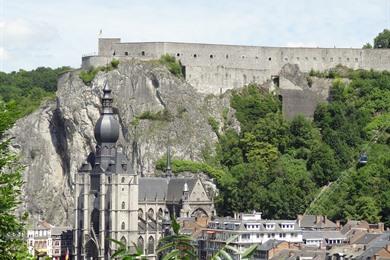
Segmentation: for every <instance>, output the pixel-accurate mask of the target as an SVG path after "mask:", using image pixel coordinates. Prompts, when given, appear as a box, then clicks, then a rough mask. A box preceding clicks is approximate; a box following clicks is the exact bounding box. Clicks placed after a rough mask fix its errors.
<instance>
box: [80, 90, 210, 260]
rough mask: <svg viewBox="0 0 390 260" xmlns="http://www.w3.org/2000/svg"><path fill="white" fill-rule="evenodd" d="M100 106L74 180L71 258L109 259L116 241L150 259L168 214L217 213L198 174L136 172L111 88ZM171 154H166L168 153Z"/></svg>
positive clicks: (198, 215)
mask: <svg viewBox="0 0 390 260" xmlns="http://www.w3.org/2000/svg"><path fill="white" fill-rule="evenodd" d="M102 106H103V108H102V111H101V116H100V118H99V120H98V121H97V123H96V125H95V132H94V133H95V139H96V141H97V146H96V152H95V154H94V155H93V156H91V157H90V158H89V159H88V161H87V162H86V163H84V164H83V165H82V167H81V168H80V170H79V172H78V173H77V174H76V180H75V190H74V196H75V214H74V216H75V227H74V236H73V237H74V238H73V255H74V257H75V259H110V255H111V254H112V253H113V252H114V251H115V249H116V248H115V244H114V243H112V242H111V241H110V240H108V239H107V238H112V239H115V240H119V241H121V242H123V243H125V244H127V245H128V246H129V248H130V249H132V248H133V246H132V245H133V244H132V243H135V244H136V245H137V246H138V247H139V248H141V249H142V250H143V252H144V255H145V256H147V257H148V258H149V259H154V258H155V257H156V256H155V248H156V246H157V242H158V240H159V238H160V237H161V236H162V235H163V232H164V228H163V222H164V221H166V220H167V218H169V216H175V217H194V218H205V217H206V218H208V217H210V216H212V215H214V214H215V210H214V204H213V199H212V194H209V192H207V191H206V189H205V187H204V185H203V183H202V181H201V180H200V179H199V178H197V177H193V178H188V177H187V178H182V177H174V176H173V175H172V173H171V171H170V167H169V164H168V167H167V168H168V171H167V176H165V177H140V176H138V174H137V173H136V172H134V171H133V167H132V165H131V164H130V162H129V160H128V158H127V157H126V155H125V154H124V153H123V151H122V149H121V147H118V146H117V145H116V142H117V140H118V138H119V131H120V126H119V123H118V121H117V119H116V116H115V114H114V112H113V108H112V96H111V89H110V88H109V86H108V85H107V84H106V85H105V86H104V89H103V97H102ZM168 158H169V156H168Z"/></svg>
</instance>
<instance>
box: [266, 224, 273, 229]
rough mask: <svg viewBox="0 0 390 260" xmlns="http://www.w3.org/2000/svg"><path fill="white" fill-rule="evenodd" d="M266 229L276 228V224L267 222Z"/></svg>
mask: <svg viewBox="0 0 390 260" xmlns="http://www.w3.org/2000/svg"><path fill="white" fill-rule="evenodd" d="M265 228H266V229H275V224H265Z"/></svg>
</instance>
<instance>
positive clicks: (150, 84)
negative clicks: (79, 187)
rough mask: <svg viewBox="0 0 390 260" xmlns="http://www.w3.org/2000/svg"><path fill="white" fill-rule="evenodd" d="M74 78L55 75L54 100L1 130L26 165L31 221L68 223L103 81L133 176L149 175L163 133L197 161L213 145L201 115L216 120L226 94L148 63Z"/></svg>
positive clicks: (91, 144)
mask: <svg viewBox="0 0 390 260" xmlns="http://www.w3.org/2000/svg"><path fill="white" fill-rule="evenodd" d="M78 74H79V71H77V70H76V71H73V72H69V73H65V74H63V75H62V76H61V77H60V78H59V81H58V91H57V100H56V101H55V102H54V101H52V102H47V103H46V104H44V105H43V106H41V108H40V109H39V110H37V111H36V112H34V113H32V114H30V115H29V116H27V117H25V118H23V119H21V120H19V121H18V122H17V123H16V124H15V126H14V127H13V128H12V129H10V130H9V132H8V135H9V136H12V137H14V139H13V141H12V146H13V148H14V150H15V151H16V152H19V153H20V156H21V161H22V162H23V163H24V164H25V165H26V169H25V175H24V179H25V182H26V184H25V186H24V201H25V205H24V206H25V208H26V209H27V210H28V211H29V212H30V215H32V219H33V218H37V217H38V215H40V216H41V217H43V218H45V219H47V220H48V221H49V222H51V223H53V224H55V225H69V224H72V221H73V197H72V183H73V179H74V174H75V173H76V172H77V170H78V168H79V167H80V166H81V164H82V162H83V161H85V160H86V158H87V157H88V155H89V154H90V153H91V152H93V151H94V149H95V144H96V142H95V139H94V133H93V129H94V125H95V123H96V121H97V120H98V118H99V109H100V107H101V104H100V96H101V94H102V89H103V86H104V83H105V82H106V81H107V83H108V84H109V85H110V87H111V89H112V94H113V98H114V108H115V111H116V113H117V114H118V120H119V122H120V124H121V130H120V136H119V140H118V145H120V146H122V147H123V150H124V151H125V152H126V154H127V155H128V157H129V158H130V160H131V161H132V162H133V165H134V170H135V171H137V172H138V173H139V174H140V175H153V174H154V173H155V162H156V160H158V159H159V158H161V157H162V156H163V155H164V154H165V153H166V148H167V144H168V136H169V140H170V141H169V142H170V143H171V145H172V148H171V150H172V153H173V156H174V157H177V158H182V159H191V160H202V155H201V152H202V149H203V148H204V147H205V145H206V144H208V145H210V144H212V143H214V142H215V141H216V140H217V137H216V135H215V133H214V132H213V131H212V129H211V127H210V126H209V124H208V118H209V117H210V116H213V117H214V118H216V119H217V120H219V121H221V122H222V120H223V119H222V118H223V116H222V115H223V114H227V112H226V111H227V110H229V98H228V97H221V98H220V97H215V96H207V98H206V97H205V96H204V94H200V93H198V92H197V91H196V90H195V89H194V88H193V87H191V86H190V85H189V84H187V83H186V82H184V81H183V80H180V79H178V78H176V77H174V76H173V75H172V74H170V73H169V72H168V71H167V70H166V69H165V68H163V67H159V66H157V65H155V64H153V63H151V62H139V61H134V60H133V61H128V62H122V63H120V64H119V68H118V69H115V70H113V71H110V72H107V73H104V72H99V73H98V74H97V76H96V77H95V79H94V81H93V84H92V85H91V86H86V85H85V84H84V83H83V82H82V81H81V80H80V79H79V76H78ZM228 114H230V115H231V114H232V112H231V110H230V111H228ZM151 115H152V116H151ZM139 117H141V118H144V119H140V118H139ZM137 118H138V119H137ZM230 121H234V120H233V119H231V120H230Z"/></svg>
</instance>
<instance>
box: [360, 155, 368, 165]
mask: <svg viewBox="0 0 390 260" xmlns="http://www.w3.org/2000/svg"><path fill="white" fill-rule="evenodd" d="M367 162H368V156H367V154H366V153H365V152H363V153H361V154H360V156H359V164H363V165H364V164H366V163H367Z"/></svg>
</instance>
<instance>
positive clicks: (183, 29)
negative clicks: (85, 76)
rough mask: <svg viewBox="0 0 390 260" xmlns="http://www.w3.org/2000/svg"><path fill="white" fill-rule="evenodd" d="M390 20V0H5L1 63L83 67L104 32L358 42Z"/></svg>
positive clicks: (129, 36)
mask: <svg viewBox="0 0 390 260" xmlns="http://www.w3.org/2000/svg"><path fill="white" fill-rule="evenodd" d="M389 27H390V0H326V1H323V0H322V1H319V0H267V1H263V0H257V1H255V0H225V1H220V0H191V1H189V0H187V1H186V0H155V1H151V0H142V1H135V0H105V1H102V0H61V1H60V0H25V1H21V0H0V70H1V71H6V72H10V71H18V70H19V69H25V70H31V69H34V68H36V67H39V66H45V67H48V66H49V67H53V68H54V67H59V66H71V67H74V68H78V67H80V64H81V57H82V55H85V54H90V53H94V52H96V51H97V39H98V37H99V36H98V34H99V31H100V30H102V35H101V37H118V38H121V39H122V42H129V41H133V42H137V41H175V42H201V43H223V44H240V45H258V46H289V47H299V46H300V47H305V46H306V47H331V48H333V47H334V46H336V47H346V48H349V47H354V48H360V47H362V45H363V44H364V43H366V42H372V41H373V39H374V37H375V36H376V35H377V34H378V33H379V32H381V31H383V29H385V28H389Z"/></svg>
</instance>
